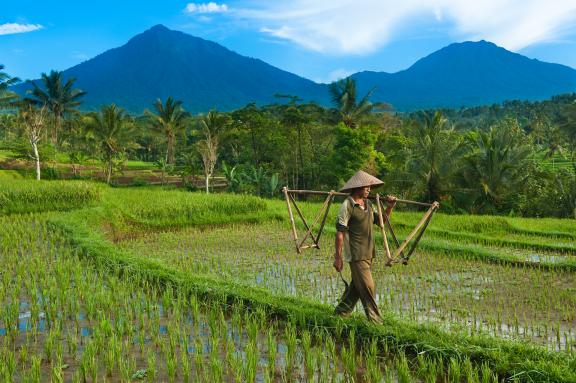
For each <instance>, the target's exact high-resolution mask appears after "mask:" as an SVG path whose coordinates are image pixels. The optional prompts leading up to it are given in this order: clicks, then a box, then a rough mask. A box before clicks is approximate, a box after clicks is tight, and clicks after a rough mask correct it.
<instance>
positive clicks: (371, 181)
mask: <svg viewBox="0 0 576 383" xmlns="http://www.w3.org/2000/svg"><path fill="white" fill-rule="evenodd" d="M383 184H384V182H383V181H381V180H379V179H378V178H376V177H374V176H371V175H370V174H368V173H366V172H363V171H362V170H358V171H357V172H356V174H354V175H353V176H352V177H351V178H350V179H349V180H348V182H346V183H345V184H344V186H342V189H340V191H341V192H344V193H348V192H350V191H352V190H354V189H357V188H363V187H366V186H378V185H383Z"/></svg>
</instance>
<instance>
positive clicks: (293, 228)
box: [282, 186, 301, 254]
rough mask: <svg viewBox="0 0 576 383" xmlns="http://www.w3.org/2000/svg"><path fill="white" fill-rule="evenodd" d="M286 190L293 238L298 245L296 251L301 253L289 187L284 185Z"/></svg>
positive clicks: (283, 190) (284, 190)
mask: <svg viewBox="0 0 576 383" xmlns="http://www.w3.org/2000/svg"><path fill="white" fill-rule="evenodd" d="M282 192H284V197H286V206H288V215H289V216H290V224H291V225H292V238H293V239H294V244H295V245H296V251H297V252H298V254H300V253H301V251H300V246H298V234H297V233H296V224H295V223H294V215H293V214H292V207H291V206H290V198H289V197H288V188H287V187H286V186H284V187H283V188H282Z"/></svg>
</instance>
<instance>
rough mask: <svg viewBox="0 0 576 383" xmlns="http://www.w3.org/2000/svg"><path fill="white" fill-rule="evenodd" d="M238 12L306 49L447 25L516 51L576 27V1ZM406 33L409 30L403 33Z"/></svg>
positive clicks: (339, 47) (385, 0)
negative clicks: (434, 24)
mask: <svg viewBox="0 0 576 383" xmlns="http://www.w3.org/2000/svg"><path fill="white" fill-rule="evenodd" d="M246 4H248V5H247V7H246V8H243V9H237V10H235V12H234V15H235V16H237V17H240V18H243V19H247V20H249V21H251V22H252V23H256V25H258V28H259V29H260V31H261V32H263V33H266V34H268V35H271V36H273V37H275V38H277V39H282V40H288V41H292V42H294V43H296V44H298V45H300V46H302V47H304V48H306V49H310V50H314V51H319V52H329V53H340V54H350V53H352V54H364V53H370V52H373V51H375V50H377V49H378V48H380V47H382V46H383V45H385V44H387V43H388V42H389V41H391V40H392V39H393V38H394V37H396V36H397V35H398V34H399V33H405V31H406V30H414V31H418V29H419V28H420V27H422V26H424V25H425V24H428V25H430V24H433V23H436V24H443V25H444V26H446V27H448V31H449V33H451V35H452V36H451V37H452V38H454V39H457V40H478V39H485V40H489V41H492V42H494V43H496V44H498V45H501V46H504V47H505V48H508V49H511V50H519V49H522V48H524V47H527V46H529V45H532V44H536V43H540V42H545V41H550V40H553V39H557V38H561V37H562V36H565V35H566V33H567V32H570V29H572V31H571V32H574V31H575V30H576V27H573V26H576V0H477V1H468V0H432V1H431V0H403V1H401V2H398V1H393V0H294V1H291V2H279V1H267V0H253V1H251V2H250V3H246ZM401 30H402V31H404V32H401Z"/></svg>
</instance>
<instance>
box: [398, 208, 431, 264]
mask: <svg viewBox="0 0 576 383" xmlns="http://www.w3.org/2000/svg"><path fill="white" fill-rule="evenodd" d="M438 206H439V205H438V202H434V203H433V204H431V206H430V209H428V211H427V212H426V214H424V217H422V219H421V220H420V222H418V224H417V225H416V227H414V229H412V231H411V232H410V234H408V236H407V237H406V238H405V239H404V242H402V244H401V245H400V247H399V248H398V249H396V252H395V253H394V258H396V257H398V255H399V254H400V253H401V252H402V250H404V248H406V246H407V245H408V242H410V241H411V240H412V238H413V237H414V235H416V233H417V232H418V230H420V228H422V226H423V225H424V224H426V226H428V225H427V222H428V219H429V218H430V216H431V215H432V213H433V212H434V210H436V209H437V207H438Z"/></svg>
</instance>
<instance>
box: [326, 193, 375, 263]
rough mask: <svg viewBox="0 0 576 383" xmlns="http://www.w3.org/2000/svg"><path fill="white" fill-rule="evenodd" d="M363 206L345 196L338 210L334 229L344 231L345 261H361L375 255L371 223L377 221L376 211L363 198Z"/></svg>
mask: <svg viewBox="0 0 576 383" xmlns="http://www.w3.org/2000/svg"><path fill="white" fill-rule="evenodd" d="M364 206H365V208H362V206H361V205H360V204H359V203H357V202H355V201H354V199H353V198H352V197H350V196H349V197H347V198H346V199H345V200H344V202H342V205H340V210H339V211H338V217H337V218H336V230H337V231H340V232H343V233H344V243H343V252H344V260H345V261H346V262H352V261H361V260H365V259H372V258H374V257H376V249H375V247H374V232H373V230H372V226H373V224H375V223H377V222H378V212H377V211H376V210H375V209H374V207H373V206H372V203H371V202H370V201H369V200H367V199H365V200H364Z"/></svg>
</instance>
